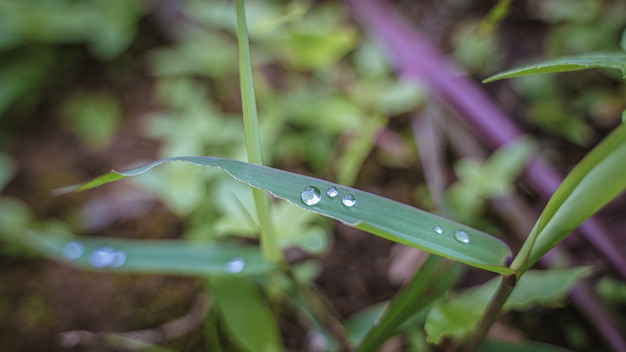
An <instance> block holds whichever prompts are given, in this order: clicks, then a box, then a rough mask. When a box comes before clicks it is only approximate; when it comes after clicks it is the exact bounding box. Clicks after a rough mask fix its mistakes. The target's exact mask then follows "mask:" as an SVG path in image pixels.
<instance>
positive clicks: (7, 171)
mask: <svg viewBox="0 0 626 352" xmlns="http://www.w3.org/2000/svg"><path fill="white" fill-rule="evenodd" d="M14 175H15V165H14V164H13V160H12V158H11V157H10V156H9V155H7V154H2V153H0V192H2V191H3V190H4V187H6V186H7V185H8V184H9V182H11V180H12V179H13V176H14Z"/></svg>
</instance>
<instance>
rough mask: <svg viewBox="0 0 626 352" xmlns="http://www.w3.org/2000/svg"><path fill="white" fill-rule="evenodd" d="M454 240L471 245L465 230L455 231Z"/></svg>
mask: <svg viewBox="0 0 626 352" xmlns="http://www.w3.org/2000/svg"><path fill="white" fill-rule="evenodd" d="M454 238H455V239H456V240H457V241H459V242H461V243H470V238H469V235H468V234H467V232H465V231H463V230H458V231H454Z"/></svg>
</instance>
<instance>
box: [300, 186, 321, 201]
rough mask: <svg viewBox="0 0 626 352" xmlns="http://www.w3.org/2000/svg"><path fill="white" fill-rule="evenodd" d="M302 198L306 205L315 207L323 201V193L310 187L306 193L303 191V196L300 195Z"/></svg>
mask: <svg viewBox="0 0 626 352" xmlns="http://www.w3.org/2000/svg"><path fill="white" fill-rule="evenodd" d="M300 197H301V198H302V201H303V202H304V204H306V205H315V204H317V203H319V202H320V200H322V193H321V192H320V189H319V188H317V187H313V186H309V187H306V188H305V189H304V191H302V194H301V195H300Z"/></svg>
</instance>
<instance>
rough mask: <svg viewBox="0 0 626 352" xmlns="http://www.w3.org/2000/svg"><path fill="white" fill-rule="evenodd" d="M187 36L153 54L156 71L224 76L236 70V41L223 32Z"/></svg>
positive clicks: (152, 64)
mask: <svg viewBox="0 0 626 352" xmlns="http://www.w3.org/2000/svg"><path fill="white" fill-rule="evenodd" d="M184 39H185V40H184V41H182V42H180V43H178V44H177V45H176V46H174V47H167V48H163V49H156V50H154V51H153V52H152V53H151V54H150V64H151V65H150V66H151V67H152V71H153V72H155V73H156V75H158V76H167V77H176V76H181V75H202V76H207V77H210V78H225V77H232V76H233V75H235V74H237V62H236V61H235V60H233V57H236V55H237V53H236V45H235V43H234V42H233V41H232V40H228V38H226V36H225V35H224V34H222V33H213V32H206V31H202V32H199V33H196V32H193V33H190V34H187V35H186V36H185V37H184ZM198 43H202V45H198Z"/></svg>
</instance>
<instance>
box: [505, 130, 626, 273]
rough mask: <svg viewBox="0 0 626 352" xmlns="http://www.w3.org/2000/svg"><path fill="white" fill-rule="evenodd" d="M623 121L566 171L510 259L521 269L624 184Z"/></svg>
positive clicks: (625, 140) (625, 135) (625, 137)
mask: <svg viewBox="0 0 626 352" xmlns="http://www.w3.org/2000/svg"><path fill="white" fill-rule="evenodd" d="M625 159H626V125H623V124H622V125H620V126H618V127H617V128H616V129H615V130H614V131H613V132H612V133H611V134H610V135H609V136H607V137H606V138H605V139H604V140H603V141H602V142H601V143H600V144H599V145H597V146H596V147H595V148H594V149H593V150H592V151H591V152H590V153H589V154H587V156H586V157H585V158H584V159H583V160H582V161H581V162H580V163H579V164H578V165H577V166H576V167H575V168H574V169H573V170H572V171H571V172H570V173H569V175H567V177H566V178H565V180H564V181H563V182H562V183H561V186H559V188H558V189H557V190H556V192H555V193H554V195H553V196H552V198H551V199H550V201H549V202H548V204H547V205H546V207H545V208H544V210H543V213H542V214H541V216H540V217H539V220H538V221H537V223H536V224H535V227H534V228H533V231H532V232H531V234H530V235H529V238H528V240H527V241H526V242H525V244H524V246H523V247H522V249H521V250H520V254H519V255H518V256H517V257H516V260H515V261H514V262H513V267H515V268H519V269H521V270H522V272H523V271H525V270H527V269H528V268H530V267H531V266H532V265H533V264H534V263H535V262H537V260H539V258H541V257H542V256H543V255H544V254H545V253H547V252H548V251H549V250H550V249H552V248H553V247H554V246H556V245H557V244H558V243H559V242H561V241H562V240H563V238H565V237H566V236H567V235H568V234H569V233H571V232H572V231H573V230H574V229H575V228H576V227H578V225H580V224H581V223H582V222H583V221H585V220H586V219H587V218H589V217H590V216H591V215H593V214H594V213H595V212H596V211H598V210H599V209H600V208H602V207H603V206H604V205H605V204H606V203H608V202H609V201H610V200H612V199H613V198H615V197H616V196H617V195H618V194H620V193H622V192H623V191H624V189H625V188H626V177H624V175H626V163H624V160H625Z"/></svg>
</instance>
